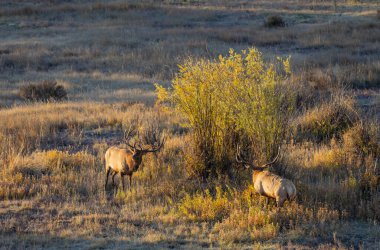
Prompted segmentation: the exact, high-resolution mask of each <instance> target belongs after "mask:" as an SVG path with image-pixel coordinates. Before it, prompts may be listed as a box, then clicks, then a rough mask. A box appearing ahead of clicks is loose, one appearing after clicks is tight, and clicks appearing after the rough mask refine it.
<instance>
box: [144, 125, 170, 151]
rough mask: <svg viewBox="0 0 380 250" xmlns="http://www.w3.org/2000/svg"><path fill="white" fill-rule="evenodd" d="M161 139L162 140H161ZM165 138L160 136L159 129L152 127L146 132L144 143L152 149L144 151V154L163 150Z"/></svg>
mask: <svg viewBox="0 0 380 250" xmlns="http://www.w3.org/2000/svg"><path fill="white" fill-rule="evenodd" d="M160 137H161V138H160ZM165 140H166V138H165V136H160V135H159V133H158V131H157V129H154V128H153V127H151V128H150V129H148V130H146V131H145V134H144V142H145V143H146V144H148V145H149V146H150V147H151V148H150V149H149V148H148V149H144V152H147V153H148V152H156V151H158V150H160V149H161V148H162V146H163V145H164V144H165Z"/></svg>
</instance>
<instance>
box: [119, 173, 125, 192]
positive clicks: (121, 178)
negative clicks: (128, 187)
mask: <svg viewBox="0 0 380 250" xmlns="http://www.w3.org/2000/svg"><path fill="white" fill-rule="evenodd" d="M120 180H121V185H122V187H123V191H124V190H125V188H124V178H123V175H122V174H121V173H120Z"/></svg>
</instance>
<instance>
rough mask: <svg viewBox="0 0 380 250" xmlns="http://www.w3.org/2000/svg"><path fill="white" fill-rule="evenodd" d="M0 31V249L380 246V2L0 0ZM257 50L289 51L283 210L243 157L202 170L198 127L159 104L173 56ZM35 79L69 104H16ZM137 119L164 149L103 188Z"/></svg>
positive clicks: (172, 72)
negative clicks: (115, 151) (211, 172)
mask: <svg viewBox="0 0 380 250" xmlns="http://www.w3.org/2000/svg"><path fill="white" fill-rule="evenodd" d="M274 16H276V17H277V18H274ZM278 19H280V21H278ZM0 34H1V35H0V249H24V248H28V249H41V248H51V249H57V248H58V249H59V248H79V249H111V248H117V249H156V248H157V249H167V248H174V249H182V248H184V249H200V248H218V249H219V248H223V249H279V248H284V249H316V248H318V249H380V226H379V222H380V167H379V155H380V125H379V122H378V121H379V118H380V112H379V111H380V5H379V3H378V1H376V0H373V1H371V0H361V1H356V0H337V1H336V5H334V1H322V0H314V1H311V0H310V1H309V0H279V1H275V0H266V1H264V0H261V1H260V0H259V1H245V0H231V1H228V0H210V1H203V0H199V1H196V0H194V1H191V0H188V1H185V0H161V1H154V0H146V1H145V0H144V1H118V0H116V1H106V0H104V1H90V0H67V1H55V0H36V1H26V0H17V1H11V0H9V1H7V0H1V1H0ZM251 47H255V48H257V49H258V50H259V51H261V53H262V56H263V58H264V59H265V61H266V62H274V61H276V57H277V56H281V57H288V56H290V64H291V69H292V74H291V76H290V78H289V80H290V82H291V87H292V96H293V95H294V97H295V108H294V110H293V112H292V114H291V116H290V117H288V121H289V124H288V126H287V127H286V130H285V132H284V134H286V136H285V137H284V142H283V143H282V142H281V144H282V147H281V157H280V159H279V161H278V162H277V163H276V164H275V165H273V166H272V167H271V171H272V172H275V173H277V174H279V175H281V176H283V177H286V178H288V179H290V180H292V181H293V182H294V184H295V186H296V187H297V198H296V200H295V201H293V202H290V203H288V202H286V203H285V206H284V207H282V208H277V207H276V206H275V204H274V203H270V204H269V205H266V203H265V199H264V198H263V197H261V196H259V195H258V194H257V193H255V192H254V189H253V186H252V180H251V171H250V170H242V169H241V168H239V166H238V164H231V166H230V168H229V170H228V174H223V173H218V174H216V175H215V176H213V177H209V178H206V179H205V178H203V179H202V178H200V177H199V176H198V177H197V176H196V174H195V173H196V169H197V168H198V167H199V166H200V165H202V164H201V163H200V162H201V161H202V159H201V157H202V154H197V153H196V152H197V151H196V150H195V147H196V146H197V145H196V143H195V142H194V138H195V137H194V136H195V133H194V129H193V128H194V127H191V126H186V124H187V122H188V121H187V120H186V116H184V115H183V114H182V113H181V112H179V111H178V109H175V108H173V107H172V106H170V105H169V106H168V105H167V106H165V107H164V105H163V104H159V103H157V94H156V92H155V85H154V84H155V83H158V84H160V85H161V86H163V87H166V88H167V87H170V86H171V84H172V81H173V79H175V78H176V76H178V72H179V67H178V65H182V64H184V63H185V62H186V61H189V60H192V61H198V60H206V61H207V60H215V59H217V58H218V56H219V55H223V56H228V53H229V51H230V49H231V48H232V49H234V50H235V51H237V52H240V51H241V50H244V49H248V48H251ZM43 81H56V82H57V84H58V85H61V86H63V87H64V89H65V90H66V91H67V100H64V101H62V102H47V103H46V102H33V101H25V100H24V99H22V98H21V97H20V95H19V90H20V88H21V87H22V86H26V85H29V84H38V83H41V82H43ZM136 122H137V124H138V129H139V130H141V131H143V130H144V129H146V128H147V127H149V126H150V125H152V124H153V125H154V126H156V127H157V128H158V129H159V130H161V131H164V133H165V134H166V143H165V145H164V148H163V149H162V150H160V151H159V152H157V153H154V154H147V155H146V156H145V157H144V158H143V162H142V165H141V166H140V169H139V170H138V171H137V172H136V173H135V174H134V175H133V178H134V185H133V188H132V189H129V186H128V185H127V190H126V191H122V190H121V189H117V188H112V186H111V185H109V186H108V187H107V189H106V190H104V183H105V181H104V180H105V175H106V173H105V167H104V154H105V151H106V150H107V148H108V147H110V146H112V145H120V146H122V147H126V145H125V144H124V141H123V132H124V130H126V129H127V128H128V127H129V126H130V124H132V123H136ZM284 126H285V125H284ZM230 159H231V157H230ZM227 162H228V161H227ZM126 179H127V178H126ZM119 182H120V180H119V178H118V177H116V183H117V184H119Z"/></svg>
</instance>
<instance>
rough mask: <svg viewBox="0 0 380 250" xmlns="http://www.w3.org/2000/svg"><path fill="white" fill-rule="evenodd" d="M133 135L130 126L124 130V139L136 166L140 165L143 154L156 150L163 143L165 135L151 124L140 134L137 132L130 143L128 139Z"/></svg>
mask: <svg viewBox="0 0 380 250" xmlns="http://www.w3.org/2000/svg"><path fill="white" fill-rule="evenodd" d="M133 135H136V133H135V130H134V129H133V128H132V126H130V127H129V130H128V132H127V131H125V132H124V140H125V143H126V144H127V146H128V147H129V150H130V151H131V153H132V157H133V160H134V161H135V163H136V166H139V165H140V163H141V160H142V156H143V155H145V154H147V153H153V152H157V151H158V150H160V149H161V148H162V146H163V145H164V144H165V137H164V136H163V135H161V134H160V133H159V132H158V129H155V128H154V127H153V126H151V127H149V129H147V130H145V132H144V134H143V135H142V136H140V133H139V132H137V139H135V140H134V142H133V144H132V143H131V142H130V141H131V139H132V136H133Z"/></svg>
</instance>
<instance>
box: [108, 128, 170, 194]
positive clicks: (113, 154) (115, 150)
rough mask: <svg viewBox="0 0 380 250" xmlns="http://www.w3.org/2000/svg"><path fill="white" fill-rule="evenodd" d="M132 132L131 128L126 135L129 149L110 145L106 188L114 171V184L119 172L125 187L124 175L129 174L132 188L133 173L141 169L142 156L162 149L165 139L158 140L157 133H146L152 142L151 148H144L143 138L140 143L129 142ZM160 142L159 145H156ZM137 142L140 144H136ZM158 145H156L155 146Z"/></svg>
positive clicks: (148, 139)
mask: <svg viewBox="0 0 380 250" xmlns="http://www.w3.org/2000/svg"><path fill="white" fill-rule="evenodd" d="M130 134H131V129H129V131H128V134H126V135H125V140H126V143H127V145H128V147H129V149H124V148H119V147H115V146H113V147H110V148H109V149H108V150H107V151H106V154H105V157H104V158H105V167H106V181H105V186H104V188H107V184H108V179H109V175H110V174H111V173H112V184H113V185H115V176H116V175H117V174H119V176H120V180H121V184H122V188H123V190H124V189H125V183H124V176H125V175H128V176H129V185H130V188H132V175H133V173H134V172H136V171H137V170H138V169H139V166H140V164H141V162H142V158H143V156H144V155H145V154H147V153H150V152H156V151H158V150H160V149H161V147H162V146H163V144H164V141H165V140H164V139H163V140H161V141H158V140H157V135H156V134H155V133H147V134H145V137H144V139H145V141H148V142H150V144H151V145H150V149H143V147H142V146H141V140H140V142H139V143H137V142H135V143H134V145H133V146H132V145H131V144H129V139H130V138H129V137H130ZM157 142H158V145H156V144H157ZM136 144H138V145H137V146H136ZM155 145H156V146H155Z"/></svg>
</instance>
